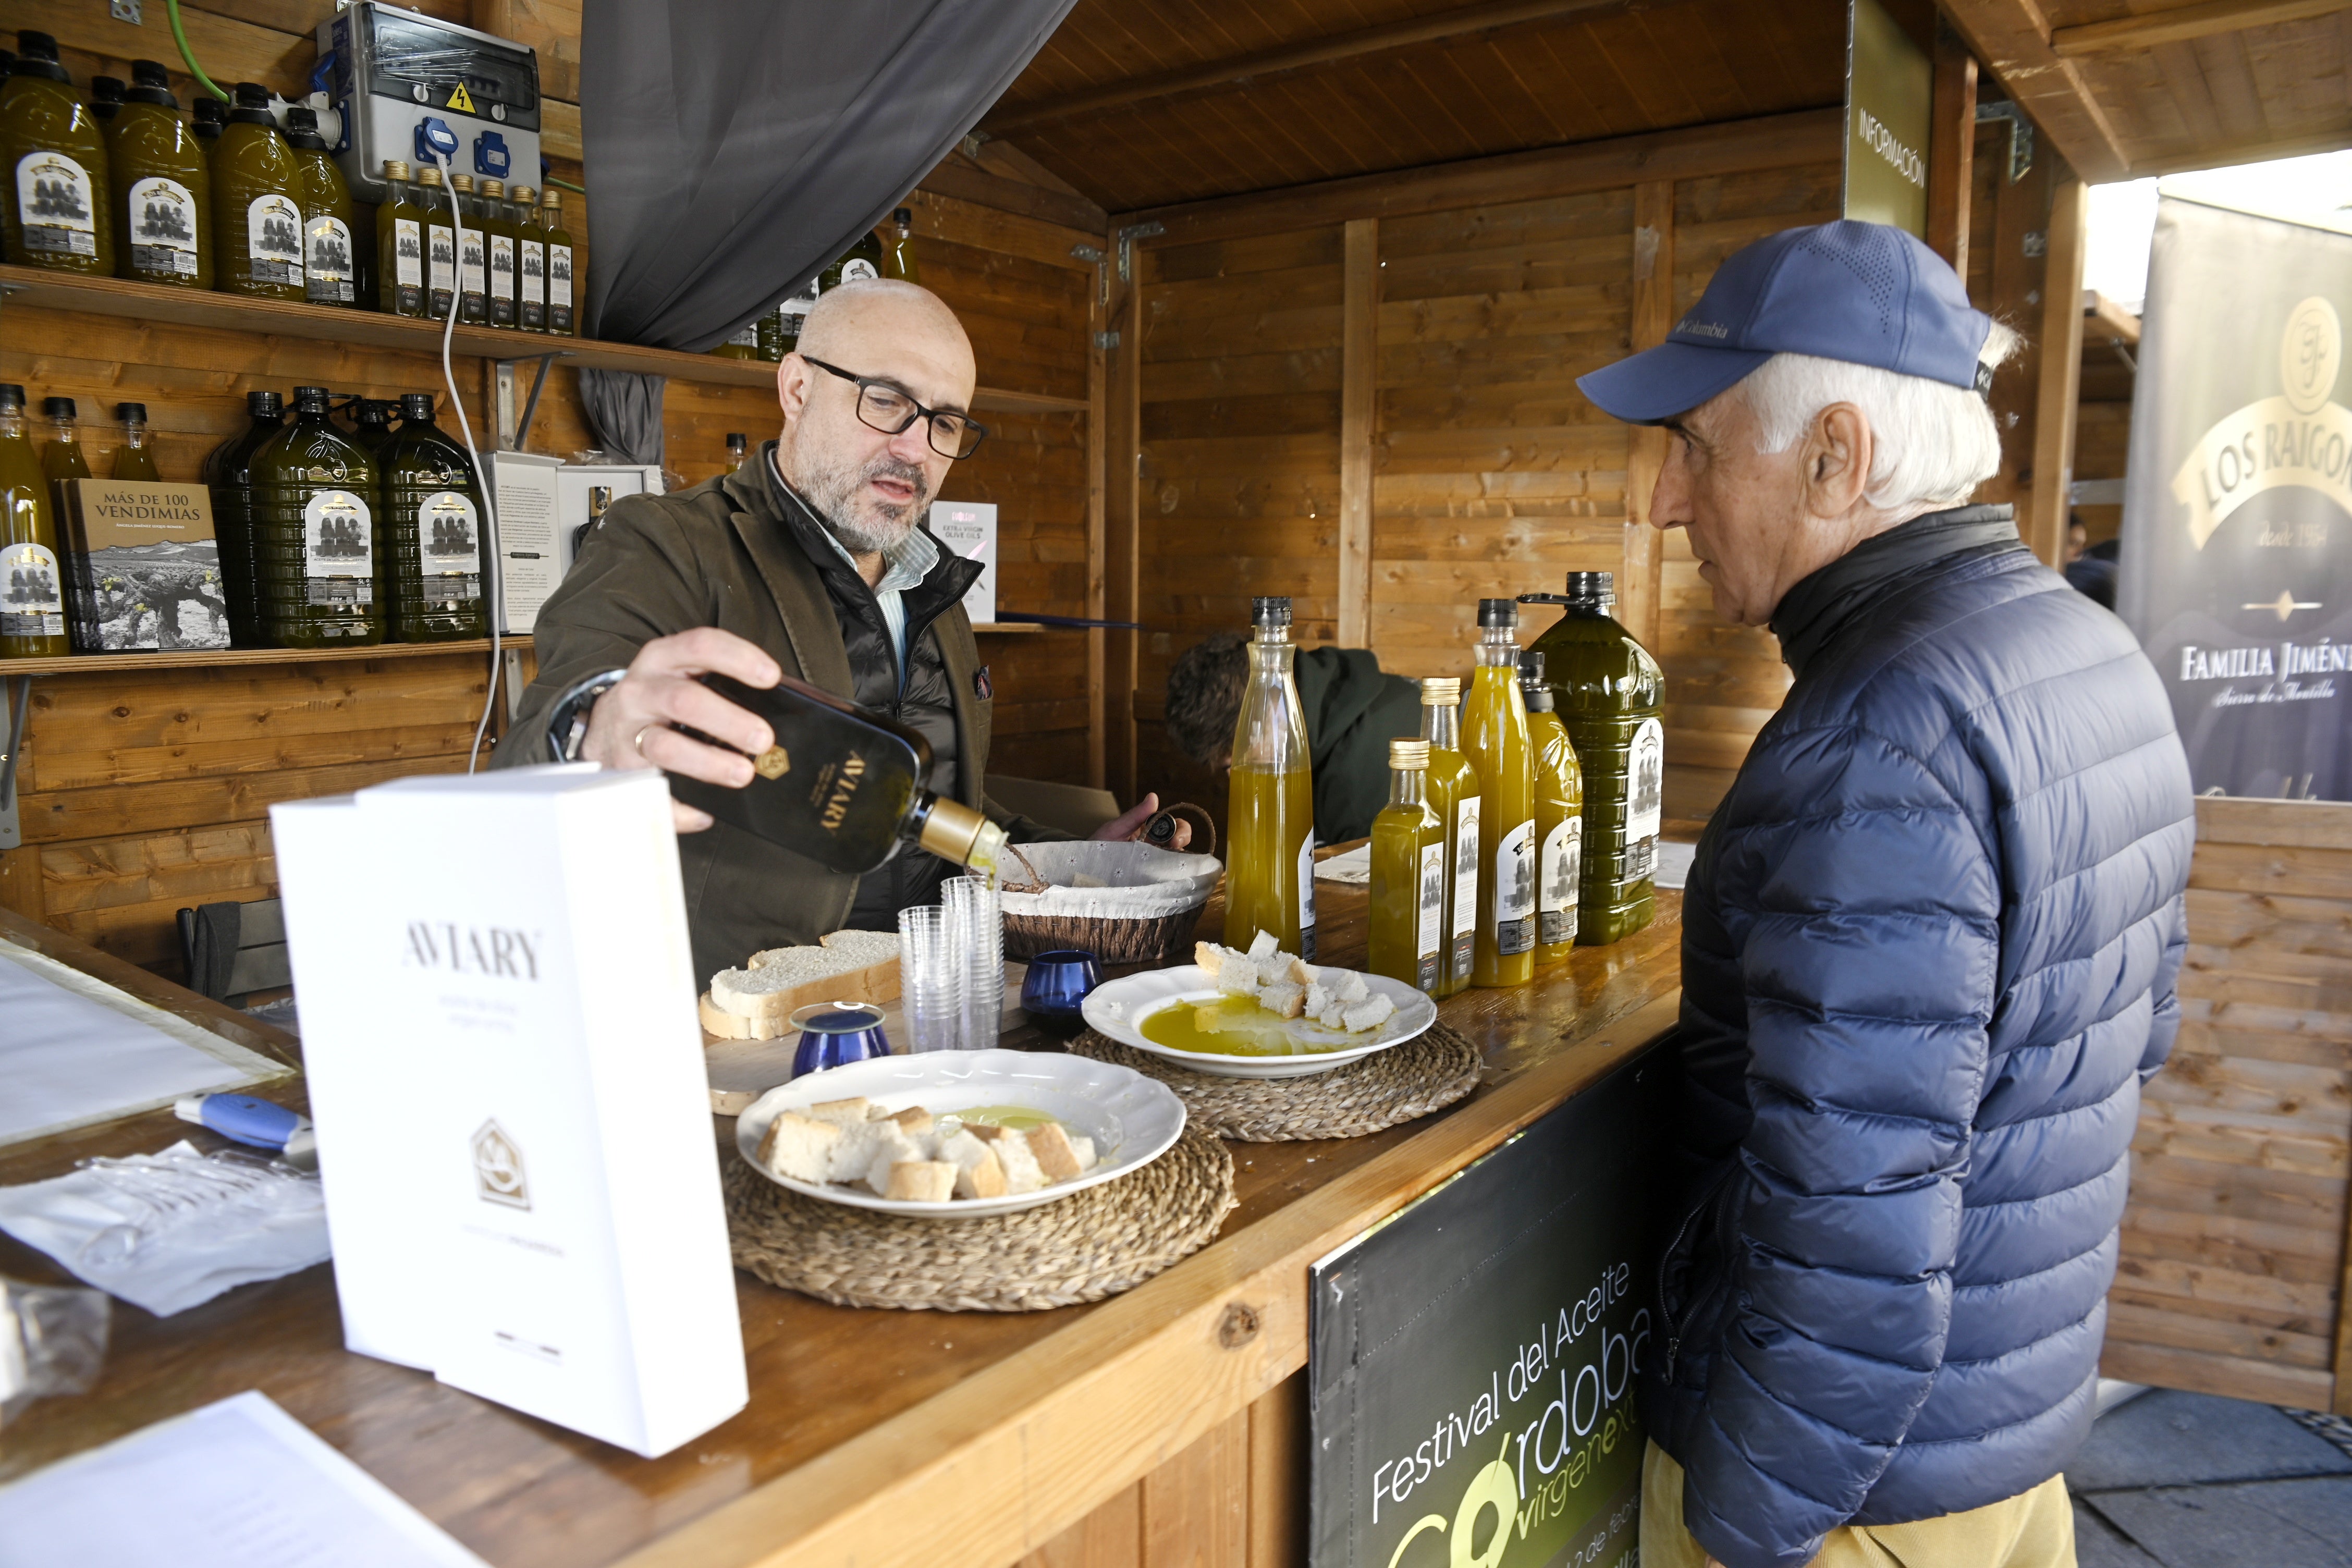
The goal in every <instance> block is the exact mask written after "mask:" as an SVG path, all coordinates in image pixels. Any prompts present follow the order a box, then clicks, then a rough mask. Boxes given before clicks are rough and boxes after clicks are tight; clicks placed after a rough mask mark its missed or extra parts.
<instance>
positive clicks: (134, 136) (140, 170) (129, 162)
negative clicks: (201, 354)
mask: <svg viewBox="0 0 2352 1568" xmlns="http://www.w3.org/2000/svg"><path fill="white" fill-rule="evenodd" d="M106 148H107V158H108V167H109V170H110V174H111V177H112V182H113V185H114V193H115V195H114V200H115V205H116V206H117V207H118V208H119V209H120V211H121V219H122V225H121V229H120V231H119V232H118V235H117V240H116V245H115V251H116V254H117V255H118V256H119V257H120V258H121V262H120V267H119V270H120V272H121V275H122V276H123V277H125V278H136V279H139V280H140V281H141V282H142V283H169V284H171V285H173V287H175V288H181V289H209V288H211V287H212V286H213V174H212V169H211V167H210V165H209V164H208V163H206V161H205V144H204V143H203V142H199V141H197V140H196V133H195V132H194V131H193V130H191V129H189V126H188V123H187V121H184V120H182V119H181V118H180V100H178V99H176V98H174V97H173V96H172V79H171V78H170V77H169V76H167V75H165V74H164V71H163V67H162V66H161V65H159V64H157V63H156V62H155V61H153V60H133V61H131V90H130V91H129V92H128V93H126V94H124V95H123V104H122V112H121V114H119V115H117V116H116V117H115V121H114V124H113V126H112V127H111V134H110V135H109V136H108V138H107V142H106Z"/></svg>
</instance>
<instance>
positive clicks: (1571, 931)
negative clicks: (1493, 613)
mask: <svg viewBox="0 0 2352 1568" xmlns="http://www.w3.org/2000/svg"><path fill="white" fill-rule="evenodd" d="M1543 672H1544V656H1543V655H1542V654H1540V653H1538V652H1537V651H1536V650H1535V649H1533V648H1529V649H1528V651H1527V652H1525V653H1523V654H1521V655H1519V694H1520V695H1521V696H1522V697H1523V698H1525V699H1526V700H1527V705H1528V750H1529V751H1530V752H1533V753H1534V754H1535V760H1536V967H1537V968H1538V969H1541V968H1542V967H1544V966H1545V965H1546V964H1548V963H1560V962H1561V961H1562V960H1564V959H1566V958H1567V957H1568V955H1569V952H1570V949H1572V948H1574V947H1575V946H1576V910H1577V902H1578V896H1579V894H1580V892H1581V891H1582V889H1581V888H1580V883H1581V882H1582V880H1583V877H1584V869H1583V868H1584V855H1583V851H1584V770H1583V769H1582V768H1580V767H1579V766H1578V765H1577V761H1576V748H1575V746H1574V745H1572V744H1571V743H1570V741H1569V738H1568V727H1567V726H1566V725H1564V724H1562V723H1561V722H1560V721H1559V713H1558V712H1557V711H1556V710H1555V705H1554V703H1553V701H1552V695H1551V688H1550V687H1549V686H1548V685H1546V684H1545V683H1544V673H1543Z"/></svg>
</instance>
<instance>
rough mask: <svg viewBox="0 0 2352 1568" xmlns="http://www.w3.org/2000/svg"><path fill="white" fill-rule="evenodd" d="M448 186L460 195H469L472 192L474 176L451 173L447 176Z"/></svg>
mask: <svg viewBox="0 0 2352 1568" xmlns="http://www.w3.org/2000/svg"><path fill="white" fill-rule="evenodd" d="M449 188H450V189H451V190H453V191H455V192H457V194H458V195H461V196H470V195H473V194H474V176H473V175H471V174H452V175H450V176H449Z"/></svg>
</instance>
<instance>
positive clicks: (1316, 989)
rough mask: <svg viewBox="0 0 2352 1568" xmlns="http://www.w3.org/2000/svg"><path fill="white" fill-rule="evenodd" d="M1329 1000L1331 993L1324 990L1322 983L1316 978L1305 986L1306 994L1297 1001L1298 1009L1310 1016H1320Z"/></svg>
mask: <svg viewBox="0 0 2352 1568" xmlns="http://www.w3.org/2000/svg"><path fill="white" fill-rule="evenodd" d="M1331 1001H1332V997H1331V993H1329V992H1328V991H1326V990H1324V989H1323V983H1322V982H1321V981H1319V980H1318V981H1315V982H1313V983H1311V984H1308V986H1307V994H1306V995H1305V996H1304V997H1303V998H1301V999H1300V1002H1299V1011H1300V1012H1302V1013H1304V1014H1306V1015H1307V1016H1308V1017H1310V1018H1320V1017H1321V1016H1323V1009H1324V1008H1326V1007H1328V1006H1329V1005H1331Z"/></svg>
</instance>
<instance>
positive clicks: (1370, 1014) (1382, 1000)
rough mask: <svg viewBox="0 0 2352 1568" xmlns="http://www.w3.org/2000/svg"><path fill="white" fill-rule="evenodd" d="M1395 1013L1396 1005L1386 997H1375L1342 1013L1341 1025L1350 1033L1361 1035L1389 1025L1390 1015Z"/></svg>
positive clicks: (1340, 1017)
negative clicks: (1367, 1030)
mask: <svg viewBox="0 0 2352 1568" xmlns="http://www.w3.org/2000/svg"><path fill="white" fill-rule="evenodd" d="M1395 1011H1396V1004H1395V1003H1393V1002H1391V1001H1390V1000H1389V999H1388V998H1387V997H1385V996H1374V997H1371V998H1370V999H1368V1000H1366V1001H1362V1002H1359V1003H1357V1004H1356V1005H1354V1006H1352V1007H1349V1008H1348V1009H1347V1010H1346V1011H1345V1012H1343V1013H1341V1014H1340V1015H1339V1023H1340V1026H1342V1027H1343V1028H1345V1029H1346V1030H1347V1031H1348V1033H1349V1034H1351V1035H1356V1034H1361V1033H1362V1032H1363V1031H1364V1030H1366V1029H1377V1028H1379V1027H1380V1026H1381V1025H1382V1024H1385V1023H1387V1022H1388V1021H1389V1015H1390V1014H1391V1013H1394V1012H1395Z"/></svg>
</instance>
